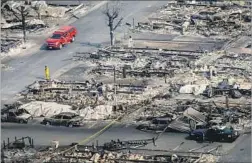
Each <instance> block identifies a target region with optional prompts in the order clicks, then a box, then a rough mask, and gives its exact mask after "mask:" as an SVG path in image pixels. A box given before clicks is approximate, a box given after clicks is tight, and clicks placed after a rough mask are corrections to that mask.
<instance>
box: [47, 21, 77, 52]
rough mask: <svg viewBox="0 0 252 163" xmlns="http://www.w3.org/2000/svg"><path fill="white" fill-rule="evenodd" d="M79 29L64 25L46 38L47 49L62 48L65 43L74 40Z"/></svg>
mask: <svg viewBox="0 0 252 163" xmlns="http://www.w3.org/2000/svg"><path fill="white" fill-rule="evenodd" d="M76 34H77V30H76V28H75V27H73V26H64V27H61V28H60V29H58V30H57V31H55V32H54V33H53V35H52V36H51V37H50V38H48V39H47V40H46V47H47V49H61V48H62V47H63V46H64V45H66V44H68V43H71V42H74V39H75V36H76Z"/></svg>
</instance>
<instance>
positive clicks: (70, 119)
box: [41, 112, 83, 127]
mask: <svg viewBox="0 0 252 163" xmlns="http://www.w3.org/2000/svg"><path fill="white" fill-rule="evenodd" d="M82 122H83V117H81V116H79V115H77V114H75V113H71V112H62V113H60V114H57V115H54V116H52V117H50V118H44V120H43V121H42V122H41V124H44V125H54V126H66V127H78V126H81V125H82Z"/></svg>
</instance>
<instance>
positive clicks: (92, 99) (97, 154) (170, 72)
mask: <svg viewBox="0 0 252 163" xmlns="http://www.w3.org/2000/svg"><path fill="white" fill-rule="evenodd" d="M192 11H195V12H192ZM174 13H175V14H174ZM189 13H190V14H189ZM154 15H156V17H155V18H153V15H151V17H150V18H149V22H148V23H142V22H139V23H138V26H137V27H136V28H134V29H133V30H132V31H134V33H133V32H132V31H131V32H132V33H130V35H129V36H132V37H129V36H128V38H129V39H123V40H120V42H119V43H118V44H116V45H115V46H113V47H104V48H99V49H98V50H97V51H95V52H91V53H87V52H76V53H75V54H74V55H73V56H72V60H73V62H76V67H74V68H72V69H70V70H69V71H67V72H65V73H64V74H61V76H59V77H58V79H57V80H56V79H53V80H51V81H43V80H41V81H35V82H34V83H33V84H31V85H30V86H28V87H27V89H26V90H24V91H22V92H21V93H20V94H19V97H20V99H19V102H20V104H18V106H17V107H16V106H15V107H16V108H17V109H24V110H26V111H27V112H28V113H29V114H30V115H31V116H32V117H34V118H36V117H51V116H54V115H57V114H59V113H61V112H71V113H75V114H78V115H80V116H82V117H83V121H84V123H86V122H90V121H92V120H108V121H111V120H115V119H116V120H117V122H119V123H123V124H127V125H129V124H130V125H135V127H136V128H137V129H139V130H142V131H146V132H149V131H155V132H161V133H163V132H184V133H191V132H192V131H194V130H197V129H206V130H208V129H212V128H217V129H219V130H223V129H224V128H227V127H230V130H231V131H232V133H236V132H239V134H238V136H239V135H240V134H243V133H247V132H251V120H250V119H251V100H250V98H251V88H252V87H251V73H252V72H251V67H250V65H251V64H252V63H251V62H252V60H251V56H250V55H252V52H251V50H250V49H249V48H250V47H251V39H250V38H249V36H248V33H247V31H249V30H248V29H249V28H250V25H251V23H249V20H251V12H248V8H246V7H241V6H239V5H237V4H232V3H231V4H225V3H224V2H223V3H216V4H214V5H199V4H198V5H197V4H184V3H182V4H178V3H169V4H168V5H167V6H165V8H163V9H161V10H160V11H158V13H155V14H154ZM158 15H162V16H160V17H159V16H158ZM208 27H210V28H208ZM160 31H161V32H160ZM174 32H175V33H174ZM176 32H177V33H176ZM195 33H197V34H200V35H203V36H207V38H205V37H202V36H197V37H196V36H192V35H195ZM170 34H172V35H174V36H172V38H168V37H170ZM181 34H182V35H181ZM212 36H215V39H213V38H212ZM224 36H225V37H224ZM132 38H133V39H132ZM216 38H218V39H216ZM132 42H133V43H132ZM206 49H207V50H206ZM76 74H77V75H76ZM13 107H14V106H10V108H12V109H13ZM7 110H8V109H7ZM118 117H119V118H118ZM233 131H234V132H233ZM235 138H237V137H235ZM157 139H158V137H157ZM185 139H186V138H185ZM203 140H204V139H203ZM151 141H152V140H145V141H119V142H117V141H112V142H110V143H107V144H104V146H103V147H102V150H101V151H99V150H100V149H101V147H99V148H98V145H97V146H96V147H95V146H94V145H93V146H81V145H78V144H77V145H76V146H73V147H74V150H70V151H68V152H66V153H64V155H60V154H61V152H60V151H64V149H61V150H59V149H58V151H57V150H56V151H57V152H56V151H50V152H49V153H50V154H52V155H53V156H54V155H55V156H54V157H50V158H48V161H49V160H51V161H52V160H54V161H56V160H58V161H59V160H60V161H61V162H64V161H72V162H74V161H76V160H79V161H84V160H92V161H94V162H95V160H97V161H98V160H100V161H101V162H133V161H135V162H137V161H140V160H141V162H144V161H146V162H147V161H153V162H155V161H158V162H162V161H163V162H171V160H172V159H179V160H180V162H186V161H187V162H194V161H196V160H198V162H201V161H202V160H201V161H200V159H205V160H206V159H207V160H208V161H209V160H210V159H213V160H212V161H211V162H216V160H215V159H216V158H215V156H212V154H209V153H205V154H204V153H200V154H196V153H194V154H192V155H191V154H190V152H188V151H183V152H184V153H186V154H179V152H169V151H163V152H164V153H165V154H160V152H161V151H155V150H153V151H151V150H149V151H148V152H146V151H144V149H143V148H141V147H142V146H145V145H146V144H148V143H150V142H151ZM234 141H235V140H234ZM132 144H133V145H134V148H133V149H130V147H129V146H131V145H132ZM111 148H112V149H113V150H111ZM216 149H217V147H216V148H215V149H214V150H216ZM141 150H143V151H144V152H143V151H142V153H141V152H139V151H141ZM195 150H196V149H195ZM90 151H91V152H90ZM108 151H109V152H108ZM129 151H130V152H129ZM192 151H194V150H192ZM210 151H211V150H210ZM155 152H157V153H158V154H157V155H155V154H153V153H155ZM183 152H182V153H183ZM143 153H144V154H143ZM147 153H150V154H147ZM161 153H162V152H161ZM167 153H169V154H167ZM210 153H211V152H210ZM215 154H216V153H215ZM42 155H43V154H42ZM188 155H189V156H188ZM58 156H59V157H58ZM43 158H44V157H43ZM183 160H184V161H183ZM185 160H186V161H185ZM205 160H203V161H202V162H206V161H205Z"/></svg>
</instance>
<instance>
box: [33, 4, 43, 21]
mask: <svg viewBox="0 0 252 163" xmlns="http://www.w3.org/2000/svg"><path fill="white" fill-rule="evenodd" d="M31 8H32V9H33V10H34V11H35V12H36V13H37V15H38V19H39V20H41V8H40V6H39V5H35V6H33V7H32V6H31Z"/></svg>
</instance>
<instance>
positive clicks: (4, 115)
mask: <svg viewBox="0 0 252 163" xmlns="http://www.w3.org/2000/svg"><path fill="white" fill-rule="evenodd" d="M31 119H32V116H31V115H30V114H29V113H28V112H27V111H26V110H25V109H9V110H3V111H1V122H14V123H28V121H29V120H31Z"/></svg>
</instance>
